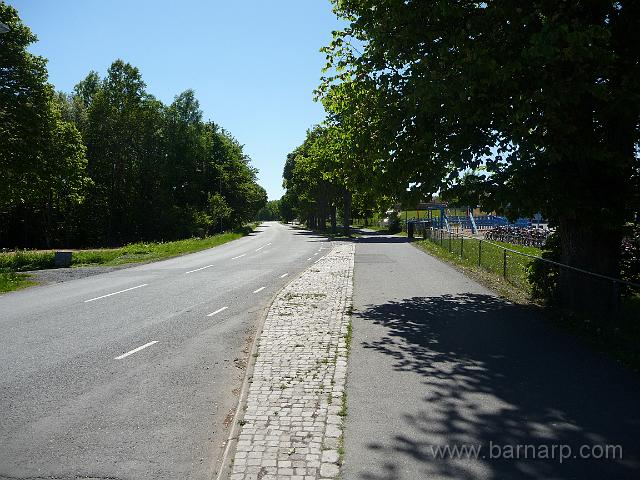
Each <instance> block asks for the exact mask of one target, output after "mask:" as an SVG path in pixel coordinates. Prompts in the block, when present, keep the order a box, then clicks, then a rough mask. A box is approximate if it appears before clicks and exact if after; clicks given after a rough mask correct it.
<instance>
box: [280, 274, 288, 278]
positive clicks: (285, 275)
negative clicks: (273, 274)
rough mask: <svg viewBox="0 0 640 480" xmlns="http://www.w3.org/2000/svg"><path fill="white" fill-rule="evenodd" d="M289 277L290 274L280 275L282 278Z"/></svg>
mask: <svg viewBox="0 0 640 480" xmlns="http://www.w3.org/2000/svg"><path fill="white" fill-rule="evenodd" d="M287 275H289V274H288V273H283V274H282V275H280V278H284V277H286V276H287Z"/></svg>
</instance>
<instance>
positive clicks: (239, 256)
mask: <svg viewBox="0 0 640 480" xmlns="http://www.w3.org/2000/svg"><path fill="white" fill-rule="evenodd" d="M245 255H246V253H243V254H242V255H238V256H237V257H232V258H231V260H235V259H236V258H241V257H244V256H245Z"/></svg>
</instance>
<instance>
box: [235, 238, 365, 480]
mask: <svg viewBox="0 0 640 480" xmlns="http://www.w3.org/2000/svg"><path fill="white" fill-rule="evenodd" d="M331 245H332V247H333V248H332V249H331V251H330V252H329V253H328V254H327V255H326V256H324V257H321V256H320V255H321V254H320V252H317V253H316V254H315V256H314V258H319V260H317V261H316V262H315V263H314V264H313V265H312V266H310V268H308V269H307V270H306V271H305V272H303V274H302V275H301V276H300V277H298V278H297V279H295V280H294V281H293V282H291V283H290V284H289V285H287V286H286V287H285V288H284V289H283V290H282V291H281V292H280V293H279V294H278V295H277V297H276V298H275V300H274V303H273V304H272V306H271V308H270V310H269V312H268V314H267V318H266V320H265V324H264V327H263V331H262V334H261V336H260V339H259V346H258V350H257V358H256V363H255V367H254V370H253V376H252V378H251V380H250V382H251V383H250V384H249V391H248V396H247V402H246V411H245V412H244V415H243V418H242V420H241V425H242V428H241V431H240V434H239V437H238V442H237V445H236V449H235V454H234V457H233V465H232V471H231V479H232V480H269V479H278V480H289V479H290V480H303V479H304V480H311V479H313V480H316V479H319V478H322V479H330V478H336V477H337V476H338V473H339V467H338V461H339V454H338V450H339V446H340V445H339V444H340V438H341V435H342V417H341V416H340V413H342V412H341V409H342V401H343V392H344V386H345V377H346V372H347V350H346V343H345V338H346V335H347V325H348V318H349V317H348V311H349V308H350V305H351V297H352V276H353V257H354V245H353V244H352V243H340V242H332V244H331Z"/></svg>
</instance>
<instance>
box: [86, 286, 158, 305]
mask: <svg viewBox="0 0 640 480" xmlns="http://www.w3.org/2000/svg"><path fill="white" fill-rule="evenodd" d="M147 285H149V284H148V283H143V284H142V285H137V286H135V287H131V288H125V289H124V290H120V291H118V292H113V293H107V294H106V295H102V296H100V297H96V298H90V299H89V300H85V301H84V303H89V302H93V301H95V300H100V299H101V298H107V297H110V296H112V295H117V294H119V293H124V292H128V291H130V290H135V289H136V288H142V287H146V286H147Z"/></svg>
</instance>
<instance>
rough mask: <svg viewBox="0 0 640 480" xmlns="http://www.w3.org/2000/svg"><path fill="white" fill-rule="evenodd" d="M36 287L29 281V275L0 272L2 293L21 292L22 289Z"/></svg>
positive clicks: (0, 290)
mask: <svg viewBox="0 0 640 480" xmlns="http://www.w3.org/2000/svg"><path fill="white" fill-rule="evenodd" d="M31 285H35V282H32V281H31V280H29V275H25V274H24V273H15V272H0V293H5V292H11V291H13V290H20V289H21V288H25V287H30V286H31Z"/></svg>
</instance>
